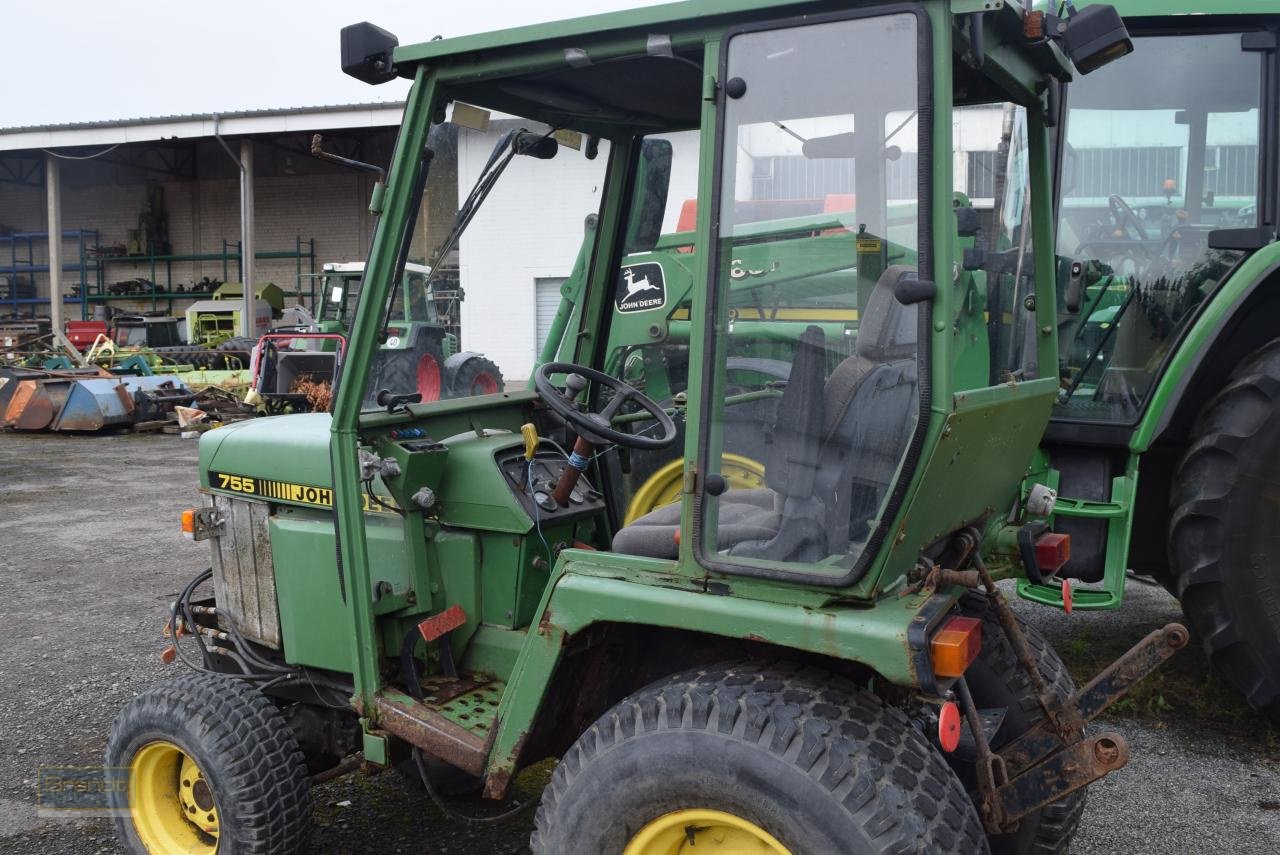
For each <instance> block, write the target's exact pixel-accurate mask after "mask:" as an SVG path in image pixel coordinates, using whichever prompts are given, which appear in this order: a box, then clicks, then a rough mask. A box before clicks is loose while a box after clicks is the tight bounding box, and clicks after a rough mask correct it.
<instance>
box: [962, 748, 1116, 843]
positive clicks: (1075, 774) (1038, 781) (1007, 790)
mask: <svg viewBox="0 0 1280 855" xmlns="http://www.w3.org/2000/svg"><path fill="white" fill-rule="evenodd" d="M1128 762H1129V746H1128V745H1127V744H1126V743H1125V741H1124V737H1122V736H1121V735H1120V734H1118V733H1100V734H1098V735H1097V736H1089V737H1086V738H1085V739H1083V740H1081V741H1080V742H1077V743H1076V744H1074V745H1069V746H1067V747H1066V748H1064V749H1062V750H1061V751H1059V752H1058V753H1057V754H1054V755H1052V756H1050V757H1048V758H1046V759H1045V760H1043V761H1041V762H1040V763H1039V764H1038V765H1036V766H1035V767H1033V768H1031V769H1028V770H1027V771H1026V772H1025V773H1024V774H1022V775H1019V776H1018V777H1016V778H1014V779H1013V780H1011V781H1009V783H1007V784H1005V785H1004V786H1002V787H1000V788H999V789H997V790H996V793H995V799H994V802H993V805H992V814H993V820H994V821H995V822H996V823H998V828H999V829H1000V830H1005V831H1008V830H1011V828H1012V827H1015V826H1016V823H1017V822H1018V820H1020V819H1021V818H1022V817H1024V816H1026V815H1027V814H1029V813H1031V812H1032V811H1035V810H1039V809H1040V808H1042V807H1044V806H1045V805H1047V804H1049V803H1051V802H1055V801H1057V800H1058V799H1061V798H1063V797H1064V796H1066V795H1069V794H1070V793H1073V792H1075V791H1076V790H1078V789H1080V788H1081V787H1087V786H1088V785H1089V784H1092V783H1093V782H1094V781H1096V780H1098V779H1099V778H1101V777H1103V776H1104V775H1106V774H1107V773H1109V772H1114V771H1115V770H1116V769H1119V768H1120V767H1121V766H1123V765H1124V764H1126V763H1128ZM985 822H986V818H985V817H984V823H985Z"/></svg>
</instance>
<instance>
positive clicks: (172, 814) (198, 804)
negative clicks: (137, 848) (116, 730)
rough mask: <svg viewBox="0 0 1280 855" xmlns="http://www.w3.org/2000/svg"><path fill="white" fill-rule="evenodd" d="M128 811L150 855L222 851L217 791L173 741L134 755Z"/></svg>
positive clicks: (147, 745) (145, 746) (130, 773)
mask: <svg viewBox="0 0 1280 855" xmlns="http://www.w3.org/2000/svg"><path fill="white" fill-rule="evenodd" d="M129 812H130V813H131V814H132V816H133V827H134V829H135V830H136V831H137V832H138V839H139V840H141V841H142V845H143V846H145V847H146V848H147V851H148V852H155V853H172V852H190V853H213V852H217V851H218V806H217V804H216V803H215V801H214V797H213V789H212V788H211V787H210V786H209V782H208V781H207V780H206V779H205V777H204V772H202V771H200V767H199V766H197V765H196V761H195V760H192V759H191V757H190V756H188V755H187V753H186V752H185V751H183V750H182V749H181V748H179V747H178V746H176V745H174V744H173V743H172V742H165V741H163V740H161V741H158V742H149V743H147V744H146V745H144V746H142V748H141V749H139V751H138V753H137V754H135V755H133V762H132V763H130V764H129Z"/></svg>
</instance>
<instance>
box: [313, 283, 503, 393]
mask: <svg viewBox="0 0 1280 855" xmlns="http://www.w3.org/2000/svg"><path fill="white" fill-rule="evenodd" d="M444 277H445V274H443V273H441V274H437V275H433V274H432V268H430V267H427V266H426V265H423V264H415V263H413V262H405V265H404V280H403V282H402V283H401V286H400V288H399V289H398V291H397V298H396V302H395V304H394V305H393V306H392V307H391V309H390V313H389V315H388V322H387V326H386V340H385V341H384V342H383V343H382V347H381V348H380V350H379V362H380V366H379V369H380V370H381V371H382V380H381V382H382V383H383V384H384V385H386V386H387V387H388V388H393V389H414V390H415V391H417V392H419V393H421V395H422V400H423V401H438V400H440V399H441V398H462V397H467V396H469V395H491V394H493V393H494V392H500V391H502V390H503V389H504V388H505V385H504V382H503V379H502V372H501V371H500V370H498V366H496V365H494V363H493V361H492V360H490V359H487V358H485V357H484V356H482V355H480V354H478V353H475V352H472V351H459V349H458V335H459V330H460V319H459V316H458V309H459V306H460V304H461V302H462V289H461V288H459V287H458V285H457V280H456V277H454V278H452V279H451V280H448V281H446V280H445V278H444ZM363 278H364V262H362V261H354V262H353V261H348V262H335V263H331V264H326V265H325V266H324V272H323V273H321V274H319V279H320V294H319V296H318V298H317V301H316V307H315V310H314V314H315V316H316V321H315V323H314V324H310V325H308V331H311V332H319V333H337V334H339V335H346V334H347V332H348V330H349V329H350V326H351V321H352V319H353V318H354V317H355V308H356V304H357V302H358V301H359V297H360V286H361V281H362V280H363ZM446 284H447V285H448V287H442V286H443V285H446Z"/></svg>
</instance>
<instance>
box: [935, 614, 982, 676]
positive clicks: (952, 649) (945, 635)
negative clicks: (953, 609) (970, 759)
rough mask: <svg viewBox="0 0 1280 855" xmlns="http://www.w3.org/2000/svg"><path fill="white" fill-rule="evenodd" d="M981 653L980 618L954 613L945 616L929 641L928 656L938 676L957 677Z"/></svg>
mask: <svg viewBox="0 0 1280 855" xmlns="http://www.w3.org/2000/svg"><path fill="white" fill-rule="evenodd" d="M981 652H982V621H981V620H979V619H978V618H971V617H962V616H960V615H956V616H954V617H950V618H947V620H946V621H944V622H943V624H942V626H940V627H939V628H938V631H937V632H935V633H934V634H933V640H932V641H930V642H929V658H930V660H931V661H932V662H933V673H934V674H935V675H936V676H938V677H959V676H961V675H963V674H964V672H965V669H966V668H968V667H969V665H970V664H971V663H972V662H973V660H975V659H977V658H978V654H979V653H981Z"/></svg>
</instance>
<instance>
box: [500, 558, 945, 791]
mask: <svg viewBox="0 0 1280 855" xmlns="http://www.w3.org/2000/svg"><path fill="white" fill-rule="evenodd" d="M580 555H581V553H579V554H578V555H575V550H566V551H565V553H563V557H562V559H561V562H562V563H561V564H560V569H559V571H558V575H557V578H554V579H553V580H552V581H551V582H550V583H549V584H548V585H547V590H546V593H545V594H544V595H543V599H542V602H541V603H540V604H539V606H538V611H537V613H538V614H540V615H542V616H543V617H542V620H541V621H540V622H539V623H538V624H536V625H534V626H532V627H530V628H529V636H528V639H527V640H526V642H525V644H524V647H523V649H522V650H521V651H520V654H519V657H518V659H517V660H516V666H515V668H514V669H513V671H512V679H511V682H510V683H509V684H508V687H507V692H506V693H505V694H504V696H503V698H502V703H501V706H500V707H499V710H498V725H497V733H496V737H495V739H494V741H493V748H492V750H491V752H490V755H489V766H488V772H487V776H488V778H489V783H488V794H489V796H490V797H491V798H493V797H497V796H498V795H500V794H501V793H502V792H505V789H506V786H507V784H508V783H509V782H510V779H511V775H512V774H513V773H514V771H515V769H516V768H517V766H518V763H519V758H520V752H521V750H522V748H523V747H524V743H525V741H526V739H527V737H528V733H529V731H530V730H531V729H532V727H533V725H534V722H535V719H536V717H537V714H538V710H539V708H540V706H541V705H542V701H543V697H544V694H545V692H546V690H547V688H548V687H549V686H550V685H551V682H552V678H553V676H554V674H555V671H556V668H557V667H558V665H559V662H560V654H561V651H562V649H563V648H564V646H565V645H566V644H567V642H568V639H569V638H570V637H572V636H573V635H575V634H577V633H580V632H582V631H583V630H585V629H587V628H588V627H590V626H591V625H593V624H602V623H616V624H642V625H645V626H655V627H668V628H672V629H685V628H688V627H698V629H699V631H701V632H705V633H707V634H708V635H719V636H723V637H725V638H737V639H746V640H751V641H760V642H766V643H770V644H776V645H778V646H779V647H782V648H789V649H792V650H802V651H808V652H811V653H816V654H820V655H824V656H831V657H834V658H838V659H843V660H848V661H851V662H858V663H860V664H863V665H866V666H868V667H870V668H872V669H873V670H875V671H876V672H877V673H879V674H881V675H882V676H884V677H885V678H886V679H887V680H889V681H890V682H892V683H894V684H895V685H899V686H913V687H917V688H919V689H921V690H923V691H925V692H927V693H937V692H938V684H937V680H936V678H935V676H934V674H933V668H932V665H931V663H930V660H929V646H928V643H927V642H928V638H929V635H930V633H931V631H932V630H933V629H934V628H935V627H936V626H937V625H938V624H939V623H940V622H941V621H942V620H944V619H945V618H946V616H947V615H949V614H951V613H952V611H953V607H954V605H955V603H956V602H957V595H954V594H950V593H946V592H944V591H939V592H937V593H934V594H931V595H916V596H908V597H897V596H893V595H890V596H888V597H886V598H885V599H883V600H881V601H880V602H879V604H878V605H877V606H876V607H875V608H848V607H839V606H837V607H831V608H827V607H821V608H814V607H812V606H809V605H802V604H800V603H779V602H767V601H764V600H752V599H746V598H743V597H734V596H725V595H721V594H715V593H709V592H707V591H703V590H701V589H699V588H696V587H679V585H681V584H683V585H686V586H687V585H688V581H687V580H680V581H677V580H679V577H675V576H672V577H669V578H670V580H671V583H672V584H671V586H670V587H666V586H661V585H653V584H648V583H646V582H645V581H644V576H645V575H652V568H653V567H654V566H655V565H664V564H668V563H669V562H665V561H661V560H659V559H649V558H637V557H635V556H622V555H614V554H611V553H597V552H592V553H589V555H590V560H589V561H584V560H581V558H580V557H579V556H580ZM629 576H631V577H634V578H628V577H629Z"/></svg>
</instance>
